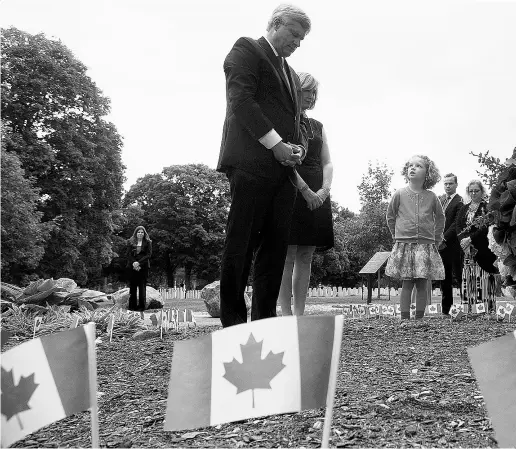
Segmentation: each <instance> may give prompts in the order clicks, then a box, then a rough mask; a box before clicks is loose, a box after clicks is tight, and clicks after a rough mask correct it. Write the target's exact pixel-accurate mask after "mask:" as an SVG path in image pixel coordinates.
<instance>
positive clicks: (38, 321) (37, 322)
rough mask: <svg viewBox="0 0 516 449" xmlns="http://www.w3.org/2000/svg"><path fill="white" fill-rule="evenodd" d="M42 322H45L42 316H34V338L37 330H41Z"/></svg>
mask: <svg viewBox="0 0 516 449" xmlns="http://www.w3.org/2000/svg"><path fill="white" fill-rule="evenodd" d="M42 322H43V317H42V316H37V317H35V318H34V332H33V333H32V338H33V339H34V338H36V332H37V331H39V329H40V327H41V323H42Z"/></svg>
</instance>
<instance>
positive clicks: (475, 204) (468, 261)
mask: <svg viewBox="0 0 516 449" xmlns="http://www.w3.org/2000/svg"><path fill="white" fill-rule="evenodd" d="M466 195H467V196H468V197H469V198H471V202H469V203H467V204H464V206H462V208H461V209H460V210H459V212H458V213H457V218H456V227H457V237H458V239H459V242H460V246H461V248H462V250H463V251H464V265H463V270H462V288H463V301H464V302H465V303H467V304H469V306H470V311H473V312H474V311H475V310H472V307H471V306H473V305H476V304H485V303H487V307H486V311H487V309H489V310H494V308H495V304H494V298H495V285H496V284H495V276H494V274H495V273H498V270H497V268H496V267H495V266H494V265H493V264H494V262H495V261H496V255H495V254H494V253H493V252H492V251H491V250H490V249H489V240H488V238H487V233H488V228H487V226H483V225H482V224H481V223H479V222H478V220H479V217H481V216H482V215H485V214H486V213H487V203H486V201H485V200H484V199H483V198H484V196H485V195H486V190H485V187H484V185H483V184H482V183H481V182H480V181H478V180H473V181H470V182H469V183H468V186H467V187H466Z"/></svg>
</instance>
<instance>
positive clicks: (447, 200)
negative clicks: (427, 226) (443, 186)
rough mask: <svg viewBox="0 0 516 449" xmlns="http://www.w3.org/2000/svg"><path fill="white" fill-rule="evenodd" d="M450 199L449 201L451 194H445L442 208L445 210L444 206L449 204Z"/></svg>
mask: <svg viewBox="0 0 516 449" xmlns="http://www.w3.org/2000/svg"><path fill="white" fill-rule="evenodd" d="M450 201H451V196H447V197H446V199H445V200H444V204H443V210H446V208H447V207H448V204H450Z"/></svg>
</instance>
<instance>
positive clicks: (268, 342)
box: [210, 316, 301, 425]
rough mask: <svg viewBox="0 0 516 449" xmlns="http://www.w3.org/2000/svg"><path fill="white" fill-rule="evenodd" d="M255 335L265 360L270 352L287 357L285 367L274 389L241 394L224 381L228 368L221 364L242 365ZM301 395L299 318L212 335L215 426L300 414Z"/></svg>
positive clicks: (257, 324) (272, 381)
mask: <svg viewBox="0 0 516 449" xmlns="http://www.w3.org/2000/svg"><path fill="white" fill-rule="evenodd" d="M277 319H281V320H282V328H281V333H278V331H277V323H276V320H277ZM275 326H276V327H275ZM274 327H275V328H274ZM273 329H274V330H273ZM251 333H252V335H253V337H254V339H255V340H256V342H258V343H260V342H262V351H261V359H262V360H263V359H265V358H266V357H267V355H268V354H269V352H272V353H273V354H278V353H283V358H282V361H283V364H284V365H285V367H284V368H283V369H282V370H281V371H280V372H279V373H278V374H277V375H276V376H274V377H273V378H272V380H271V382H270V386H271V389H262V388H257V389H254V390H246V391H243V392H241V393H238V394H237V387H235V386H234V385H233V384H232V383H231V382H229V381H228V380H227V379H225V378H224V377H223V376H224V374H225V373H226V368H225V366H224V364H223V363H220V360H223V361H224V362H232V361H233V359H235V360H237V361H238V362H239V363H242V349H243V348H242V347H244V346H245V344H246V343H247V342H248V340H249V336H250V334H251ZM244 350H245V349H244ZM217 361H219V362H217ZM300 391H301V377H300V367H299V343H298V329H297V319H296V317H294V316H292V317H282V318H270V319H267V320H259V321H255V322H253V326H252V330H250V329H249V327H248V326H233V327H230V328H227V329H225V330H224V332H218V333H217V332H215V333H213V334H212V389H211V413H210V417H211V425H215V424H219V423H223V422H228V421H238V420H240V419H244V418H249V417H258V416H264V415H269V414H274V413H284V412H291V411H297V410H300V409H301V394H300ZM253 392H254V408H253ZM278 395H279V396H278ZM275 399H278V401H276V400H275ZM278 403H281V404H282V407H283V409H280V408H279V407H278Z"/></svg>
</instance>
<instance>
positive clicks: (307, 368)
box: [164, 315, 343, 431]
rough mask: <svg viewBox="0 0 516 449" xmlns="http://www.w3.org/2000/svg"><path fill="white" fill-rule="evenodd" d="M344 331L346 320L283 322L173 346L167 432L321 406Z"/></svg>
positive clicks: (281, 319) (248, 325) (289, 319)
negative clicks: (336, 348)
mask: <svg viewBox="0 0 516 449" xmlns="http://www.w3.org/2000/svg"><path fill="white" fill-rule="evenodd" d="M342 327H343V316H341V315H340V316H336V317H333V316H313V317H310V316H308V317H307V316H305V317H279V318H269V319H266V320H257V321H252V322H250V323H245V324H240V325H237V326H231V327H229V328H226V329H223V330H220V331H216V332H213V333H212V334H211V335H209V336H206V337H201V338H198V339H194V340H187V341H178V342H176V343H175V344H174V355H173V359H172V370H171V376H170V384H169V391H168V404H167V412H166V418H165V427H164V429H165V430H173V431H175V430H182V429H193V428H196V427H204V426H209V425H216V424H219V423H227V422H232V421H239V420H242V419H246V418H252V417H258V416H265V415H271V414H276V413H288V412H296V411H300V410H305V409H310V408H318V407H322V406H324V405H325V404H327V395H328V391H329V379H330V367H332V368H334V369H335V370H336V367H337V364H338V359H339V357H338V355H337V356H336V355H335V354H334V348H335V347H336V345H338V350H339V353H340V343H341V339H342ZM333 388H334V387H333ZM331 391H333V390H331ZM328 396H329V395H328ZM331 400H332V401H333V394H332V396H331ZM177 404H181V406H180V407H178V406H177ZM329 421H331V420H329Z"/></svg>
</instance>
